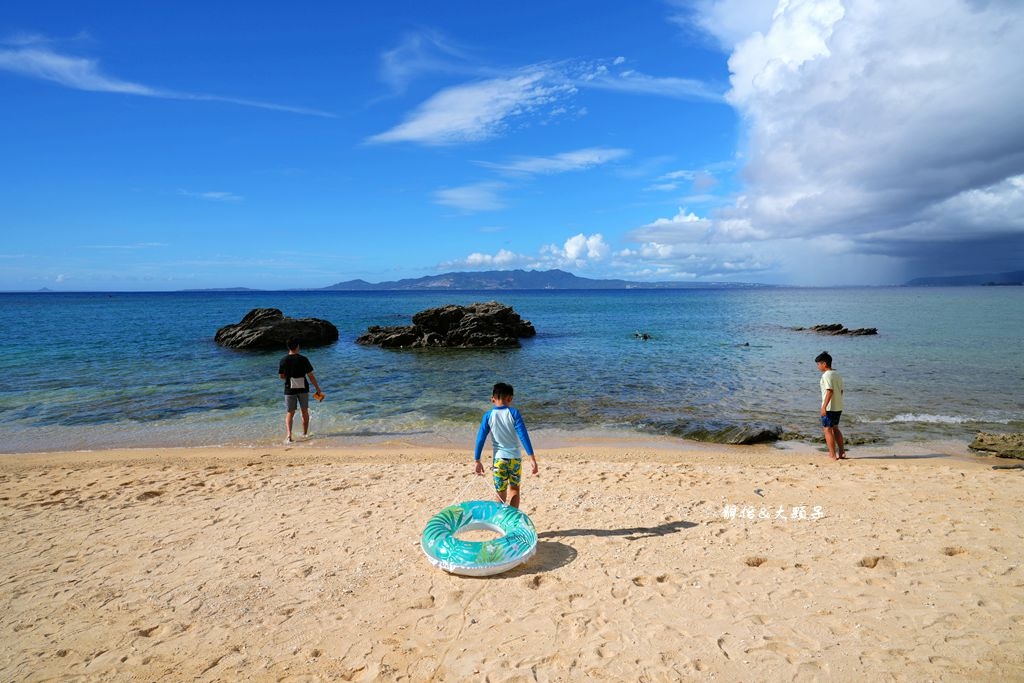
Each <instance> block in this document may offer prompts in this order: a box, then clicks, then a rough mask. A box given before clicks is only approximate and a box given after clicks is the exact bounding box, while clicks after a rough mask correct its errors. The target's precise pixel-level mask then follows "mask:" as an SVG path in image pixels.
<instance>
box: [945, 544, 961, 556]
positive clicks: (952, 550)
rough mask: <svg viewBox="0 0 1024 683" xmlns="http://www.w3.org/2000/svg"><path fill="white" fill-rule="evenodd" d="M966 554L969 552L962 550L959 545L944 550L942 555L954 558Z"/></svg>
mask: <svg viewBox="0 0 1024 683" xmlns="http://www.w3.org/2000/svg"><path fill="white" fill-rule="evenodd" d="M966 552H967V551H966V550H965V549H963V548H961V547H960V546H958V545H954V546H949V547H948V548H943V549H942V554H943V555H947V556H949V557H953V556H955V555H963V554H964V553H966Z"/></svg>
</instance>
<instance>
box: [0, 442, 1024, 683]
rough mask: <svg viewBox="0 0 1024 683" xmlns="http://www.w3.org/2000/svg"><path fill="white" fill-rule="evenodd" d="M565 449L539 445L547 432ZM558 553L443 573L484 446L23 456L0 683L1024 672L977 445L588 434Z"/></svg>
mask: <svg viewBox="0 0 1024 683" xmlns="http://www.w3.org/2000/svg"><path fill="white" fill-rule="evenodd" d="M535 443H537V444H543V443H544V440H543V438H535ZM539 455H540V462H541V474H540V476H539V477H536V478H535V477H527V478H526V481H525V484H524V500H523V509H524V510H525V511H526V512H528V513H529V515H530V516H531V518H532V519H533V521H534V523H535V525H536V526H537V529H538V532H539V536H540V542H539V544H538V551H537V554H536V556H535V557H533V558H532V559H531V560H530V561H529V562H528V563H526V564H524V565H522V566H520V567H518V568H516V569H514V570H512V571H510V572H508V573H506V574H502V575H500V576H495V577H488V578H465V577H460V576H453V575H449V574H446V573H444V572H442V571H440V570H438V569H435V568H434V567H432V566H431V565H430V564H429V563H428V562H427V561H426V559H425V558H424V556H423V554H422V552H421V550H420V548H419V538H420V533H421V531H422V529H423V526H424V524H425V523H426V521H427V520H428V519H429V518H430V516H431V515H433V514H434V513H435V512H436V511H438V510H439V509H441V508H442V507H443V506H445V505H447V504H449V503H452V502H457V501H458V500H464V499H475V498H476V499H478V498H486V497H487V496H488V484H487V480H486V479H482V478H477V477H474V476H473V475H472V474H471V467H470V462H469V461H468V456H467V454H466V452H465V450H464V449H455V448H443V447H436V446H433V447H428V446H418V445H415V444H408V443H399V442H386V443H380V444H373V445H367V446H353V447H350V448H337V449H334V448H331V449H328V448H318V447H316V444H315V442H314V443H298V444H295V445H293V446H291V447H285V446H279V445H275V446H268V447H256V448H244V449H238V448H197V449H153V450H127V451H103V452H81V453H54V454H21V455H4V456H0V539H2V543H3V545H2V547H3V553H2V556H0V585H2V590H0V607H2V609H0V639H2V642H3V648H2V654H0V679H2V680H11V681H13V680H19V681H20V680H27V681H43V680H138V681H157V680H200V681H212V680H224V681H240V680H256V681H291V680H296V681H315V680H325V681H326V680H358V681H369V680H408V681H428V680H444V681H464V680H488V681H521V680H537V681H575V680H607V681H619V680H628V681H635V680H639V681H678V680H712V679H713V680H721V681H734V680H735V681H749V680H769V681H790V680H808V681H811V680H833V681H862V680H898V681H927V680H934V681H960V680H970V681H976V680H980V681H1008V680H1021V679H1022V678H1024V570H1022V568H1021V566H1020V563H1021V558H1022V557H1024V526H1022V524H1021V510H1022V507H1024V485H1022V484H1024V479H1022V478H1024V471H1020V470H993V469H992V465H994V464H1006V463H1007V462H1012V461H997V460H993V459H982V458H974V457H971V456H969V455H967V454H966V449H965V448H964V447H963V446H955V445H954V446H950V447H949V448H947V449H946V452H944V451H943V449H941V448H931V447H929V446H926V445H925V446H922V445H915V446H908V445H901V446H899V447H895V448H894V447H890V448H876V449H866V448H865V449H857V450H855V451H853V452H851V458H852V459H851V460H850V461H848V462H843V463H832V462H830V461H829V460H828V458H827V456H826V455H824V454H822V453H820V452H817V451H814V450H812V449H811V448H810V447H806V449H805V450H803V451H801V450H796V451H786V450H779V449H776V448H771V447H735V448H731V447H724V446H713V447H710V446H706V445H700V444H688V443H683V442H678V441H671V440H668V439H664V440H650V441H647V440H643V439H641V438H639V437H638V438H637V439H635V440H629V439H621V438H611V437H609V438H607V439H600V438H591V437H587V438H580V439H578V440H577V441H576V442H575V443H565V444H564V445H563V446H561V447H559V448H553V449H547V450H545V449H543V448H541V450H540V451H539Z"/></svg>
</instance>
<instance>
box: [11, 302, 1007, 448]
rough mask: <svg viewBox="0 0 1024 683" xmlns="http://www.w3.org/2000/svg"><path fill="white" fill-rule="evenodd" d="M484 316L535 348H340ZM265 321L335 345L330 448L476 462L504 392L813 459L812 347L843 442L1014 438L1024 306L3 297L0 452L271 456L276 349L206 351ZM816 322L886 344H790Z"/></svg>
mask: <svg viewBox="0 0 1024 683" xmlns="http://www.w3.org/2000/svg"><path fill="white" fill-rule="evenodd" d="M489 299H498V300H500V301H502V302H504V303H507V304H510V305H512V306H514V307H515V309H516V310H517V311H518V312H519V313H520V314H521V315H522V316H523V317H524V318H527V319H529V320H531V321H532V322H533V323H534V325H535V326H536V328H537V330H538V335H537V337H536V338H534V339H530V340H525V341H524V345H523V347H522V348H521V349H516V350H506V351H463V350H452V351H440V352H438V351H417V352H401V351H385V350H381V349H376V348H366V347H360V346H358V345H356V344H355V343H354V339H355V338H356V336H358V335H359V334H360V333H362V332H363V331H365V329H366V328H367V327H368V326H369V325H374V324H389V325H390V324H402V323H404V322H407V321H408V320H409V318H410V317H411V316H412V314H413V313H415V312H417V311H419V310H422V309H424V308H428V307H431V306H438V305H443V304H446V303H469V302H472V301H482V300H489ZM265 306H273V307H276V308H280V309H282V310H283V311H284V312H285V313H286V314H287V315H291V316H295V317H309V316H311V317H320V318H326V319H328V320H331V321H332V322H334V323H335V325H337V326H338V328H339V330H340V332H341V339H340V341H339V342H338V343H337V344H335V345H333V346H330V347H327V348H321V349H309V350H307V351H306V355H308V356H309V357H310V359H311V360H312V362H313V365H314V367H315V368H316V373H317V376H318V378H320V380H321V381H322V383H323V386H324V388H325V390H326V391H327V392H328V400H327V401H325V402H324V403H322V404H319V405H315V406H314V408H313V410H314V431H315V433H316V434H317V435H318V437H319V439H320V441H321V442H322V443H323V444H324V445H335V444H338V443H342V442H344V441H345V440H346V439H352V438H361V437H370V438H379V437H391V436H405V437H415V436H420V437H424V438H429V437H430V436H432V435H445V436H451V437H453V438H459V437H460V436H462V435H464V436H465V439H466V440H467V442H468V443H469V444H470V445H471V443H472V438H473V436H474V434H475V429H476V424H477V420H478V419H479V415H480V414H481V413H482V411H483V410H484V409H486V407H487V406H488V397H489V391H490V386H491V385H492V384H493V383H494V382H495V381H499V380H505V381H510V382H511V383H512V384H514V385H515V387H516V405H517V406H518V407H519V408H520V409H521V410H522V411H523V413H524V415H525V416H526V419H527V422H528V424H529V425H530V427H531V429H534V430H537V429H543V428H555V429H563V430H564V429H568V430H573V429H595V428H597V429H613V430H624V431H627V432H645V433H646V432H657V433H662V434H673V435H684V434H689V433H693V432H694V430H700V429H705V430H711V431H714V430H718V429H722V428H725V427H729V426H734V425H738V424H747V423H750V422H758V423H767V424H777V425H780V426H782V427H783V428H784V429H785V430H786V431H787V432H789V433H790V434H792V435H793V436H795V437H796V438H804V439H810V438H813V437H817V436H819V435H820V429H819V427H818V423H817V418H816V415H817V406H818V400H819V395H818V372H817V369H816V368H815V365H814V363H813V358H814V356H815V355H816V354H817V353H818V352H820V351H821V350H823V349H828V350H829V351H830V352H831V353H832V354H833V356H834V357H835V367H836V369H837V370H839V371H840V372H841V373H842V374H843V376H844V378H845V381H846V393H847V397H846V410H845V413H844V418H843V419H844V433H845V434H847V435H848V437H850V438H852V439H856V440H867V441H881V442H891V441H907V440H919V439H921V440H924V439H936V438H942V439H949V438H952V439H965V440H966V439H969V438H971V436H973V434H974V433H975V432H976V431H979V430H1000V431H1005V430H1021V429H1024V392H1022V391H1021V389H1020V387H1021V386H1022V380H1024V359H1022V358H1021V355H1020V347H1021V344H1020V339H1021V336H1022V332H1024V289H1021V288H1012V287H978V288H955V289H933V288H921V289H916V288H892V289H771V288H767V289H743V290H677V291H644V290H629V291H603V292H565V291H543V292H541V291H538V292H508V293H500V292H477V293H473V292H455V293H452V292H412V293H396V292H374V293H341V292H330V293H325V292H245V293H156V294H154V293H132V294H100V293H91V294H3V295H0V320H2V321H3V328H4V329H5V330H8V331H10V332H9V333H8V334H7V335H6V337H7V339H8V349H7V352H6V353H5V354H4V356H3V357H2V358H0V371H2V372H3V376H4V377H5V378H7V381H6V382H5V383H4V384H3V386H2V388H0V417H2V419H3V445H2V447H0V451H3V452H24V451H40V450H55V449H61V450H65V449H71V450H74V449H88V448H102V447H116V446H166V445H207V444H227V443H231V444H255V443H260V442H263V441H266V440H272V439H273V440H276V439H277V438H278V437H279V436H280V435H281V433H282V426H281V419H282V402H281V397H280V393H281V390H280V384H279V380H278V379H277V374H276V373H277V362H278V359H279V357H280V356H281V355H282V354H283V351H282V352H281V353H277V352H274V353H251V352H238V351H231V350H226V349H221V348H219V347H217V346H216V345H215V344H214V343H213V335H214V333H215V332H216V330H217V328H218V327H220V326H222V325H225V324H228V323H234V322H237V321H238V320H240V319H241V318H242V316H243V315H244V314H245V313H246V312H248V311H249V310H250V309H252V308H256V307H265ZM827 322H841V323H843V324H845V325H847V326H848V327H851V328H852V327H877V328H879V332H880V334H879V335H878V336H877V337H854V338H842V337H819V336H817V335H812V334H809V333H803V332H795V331H793V330H791V329H789V328H791V327H793V326H809V325H813V324H816V323H827ZM638 330H642V331H645V332H648V333H649V334H650V335H651V336H652V339H651V340H650V341H646V342H643V341H639V340H637V339H636V338H635V337H634V332H635V331H638ZM467 447H468V446H467Z"/></svg>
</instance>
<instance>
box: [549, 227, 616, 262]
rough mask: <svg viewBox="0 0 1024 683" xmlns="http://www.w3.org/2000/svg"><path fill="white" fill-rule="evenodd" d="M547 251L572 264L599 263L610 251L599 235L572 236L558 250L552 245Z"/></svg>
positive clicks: (581, 234) (602, 237)
mask: <svg viewBox="0 0 1024 683" xmlns="http://www.w3.org/2000/svg"><path fill="white" fill-rule="evenodd" d="M547 249H548V250H549V253H552V254H556V255H559V256H561V257H563V258H565V259H566V260H567V261H573V262H578V261H600V260H601V259H603V258H604V257H605V256H607V255H608V253H609V252H610V251H611V249H610V248H609V247H608V244H607V243H605V241H604V236H603V235H601V234H600V233H596V234H593V235H589V236H588V235H584V234H583V233H580V234H578V235H573V236H572V237H570V238H569V239H567V240H566V241H565V244H564V245H562V248H561V249H560V250H559V249H558V247H555V246H553V245H552V246H549V247H547Z"/></svg>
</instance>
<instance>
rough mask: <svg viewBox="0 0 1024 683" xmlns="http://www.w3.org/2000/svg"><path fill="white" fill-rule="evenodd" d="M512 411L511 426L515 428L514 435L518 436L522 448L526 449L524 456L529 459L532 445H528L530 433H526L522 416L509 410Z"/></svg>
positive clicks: (516, 411) (513, 409)
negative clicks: (527, 456)
mask: <svg viewBox="0 0 1024 683" xmlns="http://www.w3.org/2000/svg"><path fill="white" fill-rule="evenodd" d="M509 410H510V411H512V420H513V424H514V425H515V426H516V433H517V434H518V435H519V440H520V441H522V442H523V448H525V449H526V454H527V455H529V456H530V457H531V458H532V457H533V444H532V443H530V433H529V432H528V431H526V423H525V422H524V421H523V414H522V413H520V412H519V411H518V410H516V409H515V408H509Z"/></svg>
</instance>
